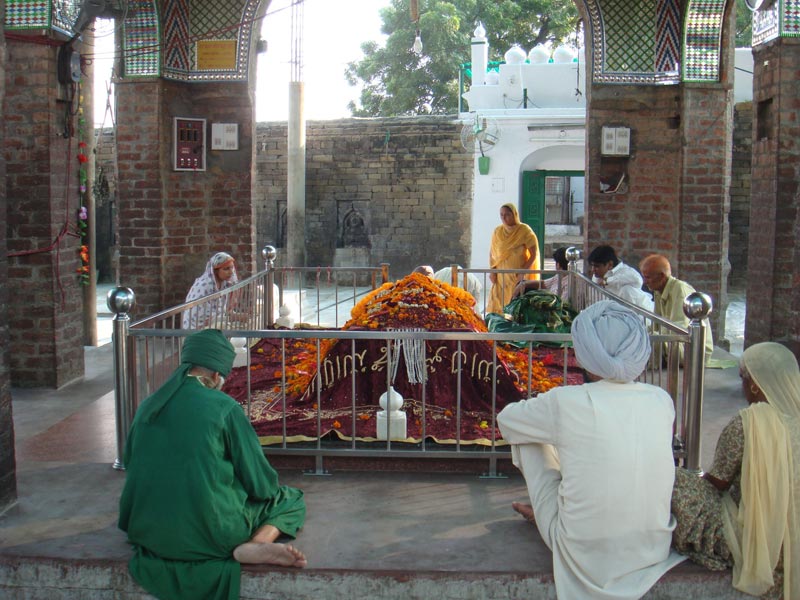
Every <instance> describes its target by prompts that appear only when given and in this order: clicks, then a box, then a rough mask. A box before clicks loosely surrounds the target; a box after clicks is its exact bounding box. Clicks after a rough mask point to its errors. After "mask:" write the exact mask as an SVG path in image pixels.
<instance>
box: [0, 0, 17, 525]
mask: <svg viewBox="0 0 800 600" xmlns="http://www.w3.org/2000/svg"><path fill="white" fill-rule="evenodd" d="M4 16H5V3H3V4H2V5H0V73H4V72H5V69H6V43H5V35H3V23H4V22H5V19H4ZM5 89H6V82H5V78H3V77H0V107H1V106H3V100H4V97H5ZM5 181H6V158H5V154H0V511H2V510H3V509H4V508H5V507H6V506H8V505H9V504H11V503H12V502H14V500H15V499H16V497H17V477H16V463H15V459H14V421H13V420H12V418H11V376H10V371H9V362H8V360H9V357H8V354H9V351H8V310H7V307H8V260H7V258H6V210H7V209H8V201H7V197H6V183H5Z"/></svg>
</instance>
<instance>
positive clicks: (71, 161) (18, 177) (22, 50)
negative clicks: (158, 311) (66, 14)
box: [3, 40, 83, 387]
mask: <svg viewBox="0 0 800 600" xmlns="http://www.w3.org/2000/svg"><path fill="white" fill-rule="evenodd" d="M6 47H7V50H8V62H7V63H6V70H5V77H6V80H5V86H6V98H5V100H6V102H5V114H4V119H3V127H4V151H5V159H6V172H7V177H6V184H7V190H6V192H7V195H8V198H9V207H8V211H7V219H8V221H7V236H8V238H7V244H8V251H9V254H11V255H13V254H14V253H22V254H24V255H23V256H11V257H10V258H9V260H8V287H9V288H10V289H11V290H13V292H14V293H13V294H10V297H9V302H8V315H9V320H10V322H12V323H14V327H13V328H12V329H11V332H10V349H11V352H10V363H11V378H12V382H13V383H14V384H15V385H19V386H35V387H42V386H43V387H60V386H62V385H64V384H66V383H69V382H70V381H72V380H74V379H76V378H78V377H81V376H83V324H82V314H81V311H82V298H81V289H80V284H79V282H78V279H77V276H76V269H77V268H78V266H79V265H80V259H79V254H78V250H79V245H80V242H79V240H78V238H77V237H74V236H71V235H63V231H64V230H65V228H66V229H67V230H69V231H71V232H74V231H75V227H76V222H77V210H78V206H79V195H78V164H79V163H78V160H77V153H78V145H77V144H78V139H77V138H76V137H67V138H65V137H64V132H65V128H66V126H67V122H71V123H72V125H73V126H74V127H77V126H78V124H77V116H69V117H68V116H67V114H68V110H67V109H68V108H69V104H67V103H62V102H59V101H58V100H59V99H65V98H66V91H65V89H64V88H63V87H62V86H59V85H58V83H57V80H56V55H57V48H55V47H53V46H45V45H41V44H35V43H30V42H20V41H15V40H7V42H6ZM75 108H76V107H75V105H73V111H74V109H75ZM54 240H58V243H56V244H54ZM53 244H54V247H53V248H52V249H48V247H49V246H51V245H53ZM39 250H41V251H39ZM28 253H30V254H28Z"/></svg>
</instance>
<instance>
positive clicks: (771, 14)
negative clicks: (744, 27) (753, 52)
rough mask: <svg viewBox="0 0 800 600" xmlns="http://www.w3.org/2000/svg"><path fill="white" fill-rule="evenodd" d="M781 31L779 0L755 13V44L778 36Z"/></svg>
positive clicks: (753, 41)
mask: <svg viewBox="0 0 800 600" xmlns="http://www.w3.org/2000/svg"><path fill="white" fill-rule="evenodd" d="M779 31H780V16H779V14H778V2H773V3H772V4H770V5H769V6H768V7H766V8H762V9H760V10H757V11H756V12H754V13H753V39H752V44H753V46H758V45H759V44H763V43H764V42H768V41H769V40H774V39H775V38H776V37H778V33H779Z"/></svg>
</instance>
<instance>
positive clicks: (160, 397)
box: [119, 329, 306, 600]
mask: <svg viewBox="0 0 800 600" xmlns="http://www.w3.org/2000/svg"><path fill="white" fill-rule="evenodd" d="M234 356H235V352H234V349H233V347H232V346H231V343H230V342H229V341H228V340H227V339H226V338H225V337H224V336H223V335H222V333H221V332H220V331H218V330H215V329H206V330H203V331H199V332H197V333H195V334H192V335H190V336H188V337H187V338H186V341H185V342H184V344H183V351H182V353H181V365H180V367H178V369H177V370H176V371H175V372H174V373H173V374H172V376H171V377H170V379H169V380H168V381H167V382H166V383H165V384H164V385H163V386H162V387H161V388H160V389H159V390H158V391H156V392H155V393H154V394H153V395H152V396H150V397H148V398H147V399H146V400H145V401H144V402H142V404H141V406H140V407H139V410H138V411H137V412H136V417H135V418H134V420H133V424H132V425H131V429H130V432H129V434H128V440H127V444H126V447H125V467H126V470H127V473H126V480H125V487H124V489H123V491H122V497H121V498H120V516H119V527H120V529H122V530H123V531H126V532H127V533H128V540H129V541H130V542H131V544H133V550H134V554H133V557H132V558H131V560H130V563H129V568H130V571H131V574H132V575H133V577H134V579H136V581H138V582H139V584H140V585H141V586H142V587H143V588H144V589H145V590H147V591H148V592H150V593H151V594H153V595H155V596H156V597H158V598H161V599H167V598H170V599H171V598H176V599H179V598H180V599H184V598H185V599H189V598H191V599H193V600H194V599H197V598H203V599H214V600H233V599H236V598H239V579H240V574H241V563H251V564H272V565H278V566H284V567H304V566H306V557H305V555H304V554H303V553H302V552H300V551H299V550H298V549H296V548H294V547H293V546H291V545H288V544H282V543H276V540H277V539H278V537H280V536H281V535H283V536H286V537H288V538H294V537H295V534H296V533H297V531H298V530H299V529H300V528H301V527H302V525H303V523H304V521H305V513H306V507H305V502H304V500H303V492H302V491H301V490H298V489H294V488H290V487H287V486H281V485H279V484H278V475H277V473H276V472H275V470H274V469H273V468H272V467H271V466H270V464H269V462H267V459H266V458H265V457H264V453H263V451H262V449H261V446H260V444H259V442H258V437H257V436H256V434H255V432H254V431H253V428H252V426H251V425H250V422H249V421H248V419H247V417H246V416H245V414H244V411H243V410H242V408H241V406H239V404H238V403H237V402H236V401H235V400H233V399H232V398H231V397H230V396H228V395H227V394H225V393H223V392H221V391H219V388H221V387H222V383H223V381H224V376H226V375H228V373H230V370H231V366H232V365H233V359H234Z"/></svg>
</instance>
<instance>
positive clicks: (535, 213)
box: [520, 171, 584, 268]
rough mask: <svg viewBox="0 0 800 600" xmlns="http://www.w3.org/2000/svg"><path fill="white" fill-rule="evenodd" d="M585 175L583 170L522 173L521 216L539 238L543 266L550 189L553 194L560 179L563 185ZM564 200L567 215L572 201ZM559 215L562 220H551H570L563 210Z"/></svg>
mask: <svg viewBox="0 0 800 600" xmlns="http://www.w3.org/2000/svg"><path fill="white" fill-rule="evenodd" d="M583 176H584V172H583V171H524V172H523V173H522V208H521V209H520V218H521V219H522V222H523V223H527V224H528V225H529V226H530V228H531V229H533V232H534V233H535V234H536V237H537V238H538V239H539V255H540V256H541V257H542V268H544V235H545V223H547V194H548V190H550V193H551V194H552V193H553V189H552V186H553V184H554V183H555V184H557V183H559V180H561V183H562V185H563V184H564V182H563V180H566V179H568V178H572V177H583ZM548 178H550V179H551V181H550V182H549V184H550V185H548V181H547V179H548ZM553 180H555V181H553ZM567 189H568V188H567ZM563 201H564V202H566V204H567V206H566V207H564V208H565V210H566V209H568V210H567V215H569V214H570V213H571V210H572V201H571V200H570V199H568V198H566V197H565V198H564V200H563ZM551 216H552V215H551ZM559 216H560V218H561V219H562V221H559V220H558V218H556V220H555V221H553V220H551V221H550V222H551V223H559V222H565V223H567V222H569V221H563V219H565V217H564V214H563V212H562V214H561V215H559Z"/></svg>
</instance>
